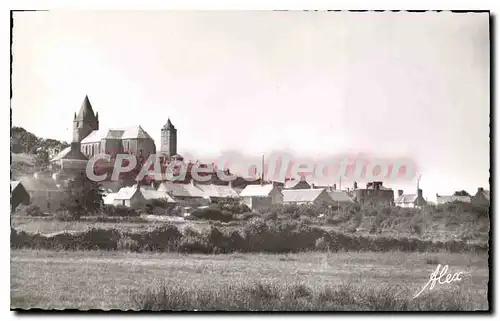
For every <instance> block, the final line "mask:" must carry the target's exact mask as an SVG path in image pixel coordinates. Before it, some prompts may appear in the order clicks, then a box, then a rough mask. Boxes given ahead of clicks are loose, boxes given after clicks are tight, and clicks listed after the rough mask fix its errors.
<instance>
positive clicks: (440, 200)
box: [436, 195, 471, 205]
mask: <svg viewBox="0 0 500 321" xmlns="http://www.w3.org/2000/svg"><path fill="white" fill-rule="evenodd" d="M470 200H471V198H470V196H459V195H450V196H441V195H437V196H436V204H438V205H439V204H446V203H453V202H464V203H470Z"/></svg>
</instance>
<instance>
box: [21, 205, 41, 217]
mask: <svg viewBox="0 0 500 321" xmlns="http://www.w3.org/2000/svg"><path fill="white" fill-rule="evenodd" d="M16 214H17V215H23V216H24V215H26V216H44V214H43V212H42V211H41V210H40V207H38V206H36V205H35V204H30V205H23V204H20V205H19V206H17V208H16Z"/></svg>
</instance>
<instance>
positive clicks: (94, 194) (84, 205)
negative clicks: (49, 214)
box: [62, 173, 104, 219]
mask: <svg viewBox="0 0 500 321" xmlns="http://www.w3.org/2000/svg"><path fill="white" fill-rule="evenodd" d="M103 192H104V191H103V190H102V188H101V186H100V185H99V183H97V182H94V181H92V180H90V179H89V178H88V177H87V176H85V175H84V174H83V173H82V174H81V175H78V176H77V177H75V178H74V179H72V180H70V181H69V182H68V187H67V190H66V198H65V199H64V201H63V202H62V207H63V209H64V210H66V211H68V212H69V214H70V215H71V216H72V218H73V219H79V218H80V217H81V216H83V215H86V214H95V213H98V212H99V210H100V209H101V208H102V207H103V200H102V196H103Z"/></svg>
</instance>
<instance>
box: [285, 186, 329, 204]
mask: <svg viewBox="0 0 500 321" xmlns="http://www.w3.org/2000/svg"><path fill="white" fill-rule="evenodd" d="M324 191H325V190H324V189H322V188H314V189H287V190H283V191H282V193H283V202H284V203H285V202H314V201H315V200H316V199H317V198H318V196H319V195H320V194H321V193H323V192H324Z"/></svg>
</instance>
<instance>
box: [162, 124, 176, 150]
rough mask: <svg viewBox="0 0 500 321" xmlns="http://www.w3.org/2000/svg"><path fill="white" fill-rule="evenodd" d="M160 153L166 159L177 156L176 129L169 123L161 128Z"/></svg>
mask: <svg viewBox="0 0 500 321" xmlns="http://www.w3.org/2000/svg"><path fill="white" fill-rule="evenodd" d="M160 153H161V154H162V155H165V156H167V157H172V156H176V155H177V129H175V127H174V125H172V122H171V121H170V118H169V119H168V120H167V123H166V124H165V125H164V126H163V127H162V128H161V147H160Z"/></svg>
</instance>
